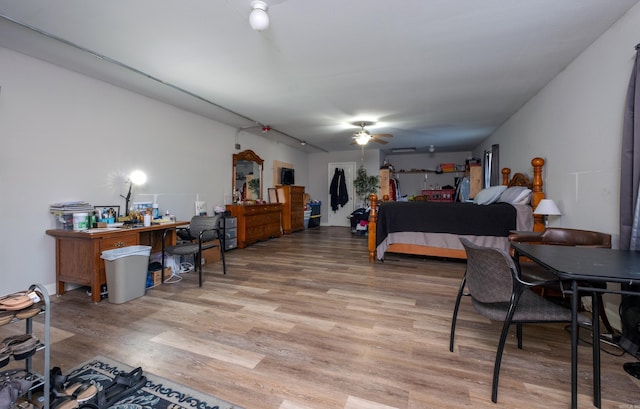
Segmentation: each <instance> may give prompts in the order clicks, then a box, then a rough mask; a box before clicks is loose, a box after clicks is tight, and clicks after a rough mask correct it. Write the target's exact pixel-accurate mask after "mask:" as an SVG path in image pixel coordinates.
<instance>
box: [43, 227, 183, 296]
mask: <svg viewBox="0 0 640 409" xmlns="http://www.w3.org/2000/svg"><path fill="white" fill-rule="evenodd" d="M187 224H189V222H175V223H165V224H159V225H151V226H149V227H134V228H114V229H90V230H87V231H69V230H60V229H52V230H47V231H46V233H47V234H48V235H50V236H53V237H55V239H56V282H57V294H58V295H62V294H64V292H65V283H73V284H80V285H86V286H89V287H91V301H92V302H96V303H97V302H98V301H100V286H101V285H103V284H106V282H107V279H106V273H105V267H104V260H102V259H101V258H100V255H101V254H102V252H103V251H105V250H112V249H115V248H119V247H125V246H135V245H143V246H151V252H152V253H153V252H158V251H162V234H163V233H164V231H165V230H166V229H172V230H173V232H170V233H169V234H167V244H175V243H176V231H175V227H176V226H184V225H187Z"/></svg>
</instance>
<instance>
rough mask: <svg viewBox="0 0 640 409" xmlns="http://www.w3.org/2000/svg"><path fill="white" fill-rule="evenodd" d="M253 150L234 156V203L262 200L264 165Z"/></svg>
mask: <svg viewBox="0 0 640 409" xmlns="http://www.w3.org/2000/svg"><path fill="white" fill-rule="evenodd" d="M263 163H264V160H262V158H260V156H258V155H256V153H255V152H254V151H252V150H246V151H242V152H239V153H235V154H233V202H234V203H237V202H239V201H244V200H262V164H263Z"/></svg>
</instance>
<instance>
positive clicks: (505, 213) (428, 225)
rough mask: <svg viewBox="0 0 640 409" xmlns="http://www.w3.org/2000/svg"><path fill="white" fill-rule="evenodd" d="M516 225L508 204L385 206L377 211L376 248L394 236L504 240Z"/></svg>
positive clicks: (433, 203) (391, 204)
mask: <svg viewBox="0 0 640 409" xmlns="http://www.w3.org/2000/svg"><path fill="white" fill-rule="evenodd" d="M516 221H517V212H516V209H515V207H513V206H512V205H510V204H508V203H494V204H490V205H477V204H473V203H438V202H422V201H416V202H384V203H380V209H379V210H378V217H377V230H376V246H377V245H379V244H380V243H381V242H382V241H383V240H384V238H385V237H387V235H388V234H389V233H397V232H423V233H451V234H461V235H474V236H500V237H502V236H503V237H506V236H508V235H509V231H510V230H516Z"/></svg>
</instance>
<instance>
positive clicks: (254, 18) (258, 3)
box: [249, 0, 269, 31]
mask: <svg viewBox="0 0 640 409" xmlns="http://www.w3.org/2000/svg"><path fill="white" fill-rule="evenodd" d="M251 8H252V9H253V10H251V14H249V25H250V26H251V28H252V29H254V30H256V31H263V30H266V29H268V28H269V15H268V14H267V9H268V6H267V3H265V2H264V1H262V0H254V1H252V2H251Z"/></svg>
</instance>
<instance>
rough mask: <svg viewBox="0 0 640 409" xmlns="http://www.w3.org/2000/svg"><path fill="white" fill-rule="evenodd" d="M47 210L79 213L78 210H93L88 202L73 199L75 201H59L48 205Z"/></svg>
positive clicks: (87, 211)
mask: <svg viewBox="0 0 640 409" xmlns="http://www.w3.org/2000/svg"><path fill="white" fill-rule="evenodd" d="M49 212H51V213H54V214H55V213H80V212H86V213H89V212H93V206H91V204H90V203H88V202H83V201H75V202H59V203H54V204H52V205H51V206H49Z"/></svg>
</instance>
